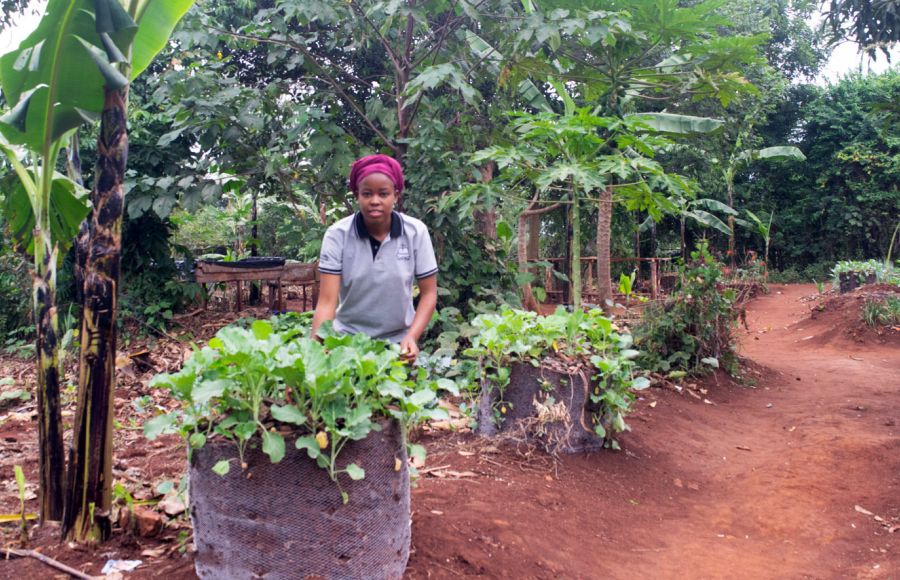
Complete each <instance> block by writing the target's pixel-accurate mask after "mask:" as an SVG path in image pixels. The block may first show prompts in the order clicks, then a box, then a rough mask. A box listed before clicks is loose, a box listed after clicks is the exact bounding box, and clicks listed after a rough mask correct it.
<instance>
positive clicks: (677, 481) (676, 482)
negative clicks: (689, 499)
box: [672, 477, 684, 488]
mask: <svg viewBox="0 0 900 580" xmlns="http://www.w3.org/2000/svg"><path fill="white" fill-rule="evenodd" d="M672 483H674V484H675V487H682V488H683V487H684V483H683V482H682V481H681V480H680V479H678V478H677V477H676V478H675V480H674V481H673V482H672Z"/></svg>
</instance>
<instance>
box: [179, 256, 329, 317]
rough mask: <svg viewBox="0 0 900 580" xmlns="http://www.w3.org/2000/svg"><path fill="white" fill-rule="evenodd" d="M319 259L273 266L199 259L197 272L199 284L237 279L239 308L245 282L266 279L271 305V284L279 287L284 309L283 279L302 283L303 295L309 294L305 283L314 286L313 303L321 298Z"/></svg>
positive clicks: (204, 301)
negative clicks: (307, 262) (240, 264)
mask: <svg viewBox="0 0 900 580" xmlns="http://www.w3.org/2000/svg"><path fill="white" fill-rule="evenodd" d="M316 266H317V264H316V262H313V263H311V264H285V265H283V266H271V267H262V268H235V267H233V266H229V265H228V264H227V263H224V264H223V263H218V264H213V263H210V262H197V268H196V270H195V272H194V276H195V279H196V281H197V283H198V284H214V283H218V282H226V283H228V282H235V283H236V284H237V301H236V304H235V307H236V310H238V311H239V310H241V308H242V307H243V305H242V302H241V290H242V287H243V283H244V282H249V281H253V280H260V281H264V282H267V283H268V284H269V287H270V307H271V306H272V303H273V302H274V301H273V300H272V298H273V296H272V292H273V290H271V288H273V284H274V288H275V289H276V290H277V293H278V305H279V309H280V310H284V296H283V291H282V285H283V283H289V284H298V285H303V296H304V299H305V298H306V286H312V287H313V288H312V290H313V304H314V305H315V303H316V301H317V298H318V281H319V277H318V268H317V267H316ZM203 308H204V309H205V308H206V298H204V299H203Z"/></svg>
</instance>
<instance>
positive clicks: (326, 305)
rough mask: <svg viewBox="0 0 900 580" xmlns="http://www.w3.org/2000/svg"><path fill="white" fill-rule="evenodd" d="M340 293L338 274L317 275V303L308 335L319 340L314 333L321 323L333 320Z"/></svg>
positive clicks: (339, 277)
mask: <svg viewBox="0 0 900 580" xmlns="http://www.w3.org/2000/svg"><path fill="white" fill-rule="evenodd" d="M340 291H341V276H340V274H325V273H322V274H319V302H318V303H317V304H316V312H315V314H313V320H312V328H311V329H310V335H311V336H312V337H313V338H315V339H316V340H320V339H319V336H318V335H317V334H316V333H317V332H318V331H319V327H320V326H322V323H323V322H325V321H326V320H334V314H335V312H337V306H338V295H339V294H340Z"/></svg>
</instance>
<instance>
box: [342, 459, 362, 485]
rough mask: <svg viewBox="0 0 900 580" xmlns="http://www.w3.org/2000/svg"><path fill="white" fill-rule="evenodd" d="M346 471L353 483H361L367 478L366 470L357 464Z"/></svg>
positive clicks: (353, 464)
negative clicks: (360, 481)
mask: <svg viewBox="0 0 900 580" xmlns="http://www.w3.org/2000/svg"><path fill="white" fill-rule="evenodd" d="M345 471H346V472H347V475H349V476H350V479H352V480H353V481H359V480H360V479H363V478H364V477H365V476H366V470H365V469H363V468H362V467H360V466H358V465H357V464H355V463H351V464H350V465H348V466H347V467H346V469H345Z"/></svg>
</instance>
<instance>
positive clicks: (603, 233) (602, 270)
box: [597, 187, 613, 307]
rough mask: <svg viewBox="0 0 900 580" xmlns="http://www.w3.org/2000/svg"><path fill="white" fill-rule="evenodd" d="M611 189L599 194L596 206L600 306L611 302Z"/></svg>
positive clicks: (608, 188)
mask: <svg viewBox="0 0 900 580" xmlns="http://www.w3.org/2000/svg"><path fill="white" fill-rule="evenodd" d="M612 198H613V191H612V187H607V188H606V189H604V190H603V191H602V192H600V203H599V204H598V206H597V212H598V214H597V294H598V300H599V302H600V306H601V307H603V306H605V304H606V301H607V300H612V273H611V271H610V261H609V260H610V256H609V242H610V227H611V226H612Z"/></svg>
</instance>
